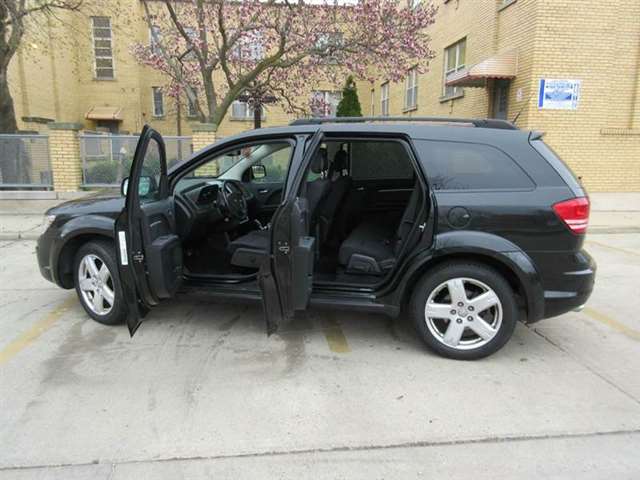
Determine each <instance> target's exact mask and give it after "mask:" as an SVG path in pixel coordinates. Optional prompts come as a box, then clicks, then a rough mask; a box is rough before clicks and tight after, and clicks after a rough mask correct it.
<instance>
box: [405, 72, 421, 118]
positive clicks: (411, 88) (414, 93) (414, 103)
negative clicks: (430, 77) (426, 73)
mask: <svg viewBox="0 0 640 480" xmlns="http://www.w3.org/2000/svg"><path fill="white" fill-rule="evenodd" d="M416 108H418V68H417V67H413V68H410V69H409V70H408V71H407V78H406V80H405V92H404V109H405V110H415V109H416Z"/></svg>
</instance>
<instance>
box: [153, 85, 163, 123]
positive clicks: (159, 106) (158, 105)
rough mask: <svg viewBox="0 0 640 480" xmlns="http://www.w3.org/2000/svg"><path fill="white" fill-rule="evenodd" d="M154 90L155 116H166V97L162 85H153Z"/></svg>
mask: <svg viewBox="0 0 640 480" xmlns="http://www.w3.org/2000/svg"><path fill="white" fill-rule="evenodd" d="M151 88H152V90H153V116H154V117H164V97H163V96H162V88H161V87H151Z"/></svg>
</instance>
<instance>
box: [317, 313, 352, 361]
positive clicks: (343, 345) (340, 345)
mask: <svg viewBox="0 0 640 480" xmlns="http://www.w3.org/2000/svg"><path fill="white" fill-rule="evenodd" d="M322 324H323V325H322V330H323V332H324V336H325V338H326V339H327V343H328V344H329V349H330V350H331V351H332V352H335V353H348V352H350V351H351V349H350V348H349V343H348V342H347V337H345V336H344V332H343V331H342V328H341V327H340V324H339V323H338V322H337V321H336V320H334V319H333V318H331V319H325V320H324V321H323V322H322Z"/></svg>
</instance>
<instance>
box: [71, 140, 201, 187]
mask: <svg viewBox="0 0 640 480" xmlns="http://www.w3.org/2000/svg"><path fill="white" fill-rule="evenodd" d="M138 138H139V137H138V136H136V135H110V134H102V135H101V134H92V133H91V134H90V133H84V134H81V135H80V158H81V161H82V186H83V187H112V186H117V185H119V184H120V183H121V182H122V179H123V178H126V177H127V176H129V171H130V170H131V162H132V161H133V154H134V153H135V151H136V145H137V143H138ZM162 138H163V139H164V143H165V147H166V151H167V164H168V166H169V167H171V166H172V165H174V164H176V163H179V162H183V161H185V160H187V159H188V158H189V157H190V156H191V154H192V153H193V145H192V142H191V137H177V136H164V135H163V137H162Z"/></svg>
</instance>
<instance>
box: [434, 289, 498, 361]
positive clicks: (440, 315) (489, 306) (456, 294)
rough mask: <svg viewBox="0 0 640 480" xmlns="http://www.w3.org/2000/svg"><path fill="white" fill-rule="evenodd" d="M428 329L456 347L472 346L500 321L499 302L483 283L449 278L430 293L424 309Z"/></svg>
mask: <svg viewBox="0 0 640 480" xmlns="http://www.w3.org/2000/svg"><path fill="white" fill-rule="evenodd" d="M424 315H425V322H426V324H427V328H428V329H429V332H430V333H431V334H432V335H433V337H434V338H435V339H436V340H438V341H439V342H440V343H442V344H444V345H446V346H447V347H449V348H454V349H456V350H473V349H476V348H480V347H482V346H484V345H486V344H487V343H489V342H490V341H491V340H493V338H494V337H495V336H496V335H497V333H498V331H499V330H500V326H501V325H502V303H501V302H500V298H499V297H498V295H497V294H496V292H495V291H494V290H493V289H492V288H491V287H489V286H488V285H487V284H486V283H484V282H481V281H479V280H476V279H473V278H452V279H450V280H447V281H446V282H443V283H441V284H440V285H438V286H437V287H436V288H435V289H433V291H432V292H431V293H430V294H429V297H428V298H427V303H426V305H425V309H424Z"/></svg>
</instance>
